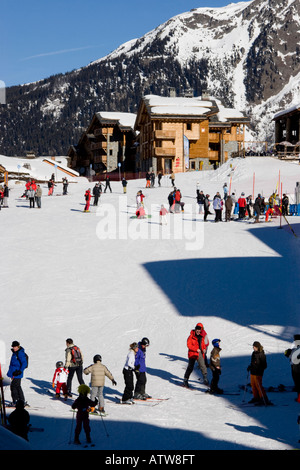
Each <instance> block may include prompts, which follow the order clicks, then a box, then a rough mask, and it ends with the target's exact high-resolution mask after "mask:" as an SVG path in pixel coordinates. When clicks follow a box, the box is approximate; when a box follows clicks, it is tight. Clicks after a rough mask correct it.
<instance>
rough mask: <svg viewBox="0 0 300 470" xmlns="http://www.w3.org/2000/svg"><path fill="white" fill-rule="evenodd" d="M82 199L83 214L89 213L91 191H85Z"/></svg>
mask: <svg viewBox="0 0 300 470" xmlns="http://www.w3.org/2000/svg"><path fill="white" fill-rule="evenodd" d="M84 198H85V201H86V204H85V208H84V212H89V210H90V204H91V198H92V195H91V190H90V189H87V190H86V192H85V195H84Z"/></svg>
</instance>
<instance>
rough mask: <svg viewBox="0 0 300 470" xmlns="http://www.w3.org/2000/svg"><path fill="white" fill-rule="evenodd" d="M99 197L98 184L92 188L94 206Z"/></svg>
mask: <svg viewBox="0 0 300 470" xmlns="http://www.w3.org/2000/svg"><path fill="white" fill-rule="evenodd" d="M100 195H101V191H100V186H99V183H96V184H95V186H94V187H93V196H94V206H98V201H99V197H100Z"/></svg>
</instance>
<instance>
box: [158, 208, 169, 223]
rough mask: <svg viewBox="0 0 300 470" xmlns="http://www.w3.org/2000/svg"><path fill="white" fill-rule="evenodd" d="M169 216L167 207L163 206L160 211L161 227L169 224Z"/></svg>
mask: <svg viewBox="0 0 300 470" xmlns="http://www.w3.org/2000/svg"><path fill="white" fill-rule="evenodd" d="M167 214H168V211H167V209H166V208H165V206H164V205H163V204H162V205H161V206H160V211H159V220H160V225H167V223H168V218H167Z"/></svg>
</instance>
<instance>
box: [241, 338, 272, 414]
mask: <svg viewBox="0 0 300 470" xmlns="http://www.w3.org/2000/svg"><path fill="white" fill-rule="evenodd" d="M266 368H267V359H266V355H265V352H264V348H263V347H262V345H261V344H260V343H259V342H258V341H254V343H253V353H252V356H251V363H250V365H249V366H248V369H247V370H248V372H250V384H251V388H252V393H253V398H252V400H250V402H249V403H255V404H257V405H271V404H272V403H271V402H270V401H269V399H268V397H267V394H266V391H265V389H264V387H263V385H262V378H263V375H264V371H265V369H266Z"/></svg>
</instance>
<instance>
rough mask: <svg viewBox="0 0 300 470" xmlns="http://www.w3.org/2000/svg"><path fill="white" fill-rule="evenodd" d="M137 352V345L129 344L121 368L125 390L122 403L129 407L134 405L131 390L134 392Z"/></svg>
mask: <svg viewBox="0 0 300 470" xmlns="http://www.w3.org/2000/svg"><path fill="white" fill-rule="evenodd" d="M138 350H139V345H138V343H136V342H134V343H131V345H130V346H129V352H128V354H127V357H126V361H125V365H124V368H123V376H124V382H125V389H124V392H123V396H122V403H127V404H129V405H131V404H132V403H134V400H133V390H134V375H133V372H134V369H135V356H136V353H137V352H138Z"/></svg>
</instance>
